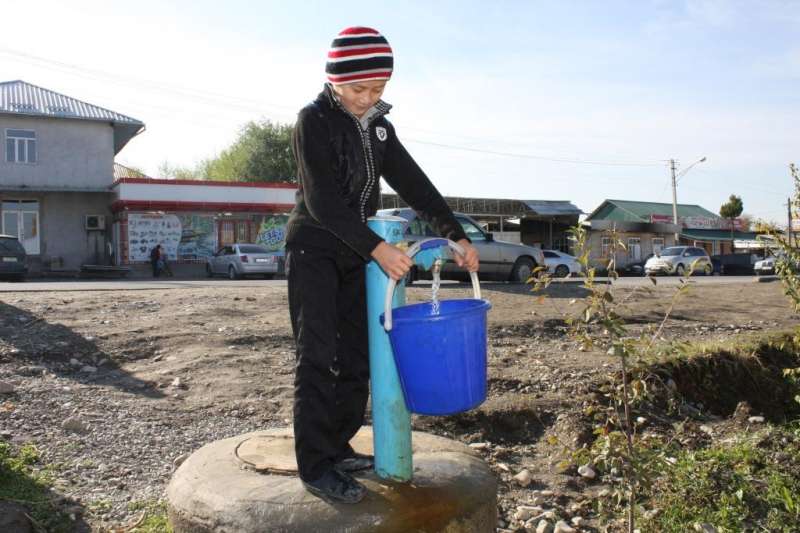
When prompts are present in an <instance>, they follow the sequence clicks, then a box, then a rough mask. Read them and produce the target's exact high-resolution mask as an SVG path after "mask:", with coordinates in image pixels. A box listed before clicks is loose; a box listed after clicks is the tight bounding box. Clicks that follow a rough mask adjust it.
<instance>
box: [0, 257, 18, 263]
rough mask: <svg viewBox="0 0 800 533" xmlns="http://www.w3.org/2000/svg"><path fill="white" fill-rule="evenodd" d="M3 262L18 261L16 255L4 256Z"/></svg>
mask: <svg viewBox="0 0 800 533" xmlns="http://www.w3.org/2000/svg"><path fill="white" fill-rule="evenodd" d="M3 262H4V263H16V262H17V258H16V257H4V258H3Z"/></svg>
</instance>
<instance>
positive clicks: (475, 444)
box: [469, 442, 489, 450]
mask: <svg viewBox="0 0 800 533" xmlns="http://www.w3.org/2000/svg"><path fill="white" fill-rule="evenodd" d="M469 447H470V448H472V449H473V450H485V449H487V448H488V447H489V443H488V442H473V443H472V444H470V445H469Z"/></svg>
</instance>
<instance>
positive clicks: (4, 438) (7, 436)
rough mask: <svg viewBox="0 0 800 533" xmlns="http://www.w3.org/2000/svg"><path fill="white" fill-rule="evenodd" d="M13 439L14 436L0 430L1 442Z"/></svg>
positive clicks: (4, 430) (5, 430)
mask: <svg viewBox="0 0 800 533" xmlns="http://www.w3.org/2000/svg"><path fill="white" fill-rule="evenodd" d="M13 438H14V434H13V433H11V432H10V431H8V430H7V429H0V439H3V440H11V439H13Z"/></svg>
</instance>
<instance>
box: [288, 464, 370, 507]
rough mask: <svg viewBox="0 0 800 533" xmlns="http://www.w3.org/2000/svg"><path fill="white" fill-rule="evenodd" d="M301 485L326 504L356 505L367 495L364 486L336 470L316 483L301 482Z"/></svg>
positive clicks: (331, 470)
mask: <svg viewBox="0 0 800 533" xmlns="http://www.w3.org/2000/svg"><path fill="white" fill-rule="evenodd" d="M303 485H304V486H305V488H306V490H308V492H310V493H311V494H313V495H314V496H317V497H319V498H321V499H323V500H325V501H326V502H328V503H358V502H360V501H361V500H363V499H364V496H366V494H367V489H366V487H364V485H362V484H361V483H359V482H358V481H356V480H355V479H354V478H353V477H352V476H350V475H349V474H345V473H344V472H340V471H339V470H337V469H336V468H332V469H330V470H328V471H327V472H326V473H325V474H324V475H323V476H322V477H321V478H319V479H318V480H316V481H303Z"/></svg>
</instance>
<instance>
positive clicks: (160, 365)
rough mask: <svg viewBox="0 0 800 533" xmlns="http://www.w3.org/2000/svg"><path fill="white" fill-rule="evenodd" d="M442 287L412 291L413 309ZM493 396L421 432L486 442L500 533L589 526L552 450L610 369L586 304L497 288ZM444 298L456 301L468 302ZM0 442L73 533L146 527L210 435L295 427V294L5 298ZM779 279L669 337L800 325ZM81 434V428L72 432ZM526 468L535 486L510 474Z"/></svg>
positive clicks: (659, 292)
mask: <svg viewBox="0 0 800 533" xmlns="http://www.w3.org/2000/svg"><path fill="white" fill-rule="evenodd" d="M429 290H430V289H429V287H425V286H421V287H413V288H411V289H409V299H410V300H412V301H413V300H417V299H423V298H426V297H428V295H429ZM484 290H485V295H484V296H485V297H486V298H487V299H489V300H490V301H491V303H492V306H493V308H492V310H491V312H490V315H489V321H490V326H489V344H490V353H489V398H488V400H487V401H486V402H485V404H483V405H482V406H481V407H480V408H479V409H477V410H475V411H472V412H470V413H467V414H463V415H460V416H456V417H442V418H421V417H420V418H415V421H414V424H415V428H417V429H422V430H426V431H431V432H434V433H437V434H441V435H446V436H449V437H452V438H456V439H460V440H462V441H465V442H467V443H471V444H473V445H474V447H475V448H476V449H477V450H479V451H480V453H482V454H483V455H484V457H485V458H486V459H487V460H488V461H489V463H490V465H491V466H492V468H493V470H494V471H495V472H496V473H497V475H498V478H499V480H500V494H499V509H498V511H499V512H498V514H499V519H500V523H499V527H503V528H508V529H511V530H520V531H524V529H520V528H523V525H524V524H523V523H522V522H524V520H523V521H521V520H517V519H515V518H514V514H515V512H516V509H517V508H518V506H519V505H521V504H527V505H539V506H543V508H544V509H545V510H547V509H552V510H553V511H554V512H555V514H556V515H557V516H559V517H563V518H570V517H574V516H582V517H584V518H585V519H586V522H585V523H586V526H585V527H586V530H590V531H591V530H595V529H594V528H595V526H597V524H598V522H597V520H596V517H594V516H593V515H592V511H591V509H590V507H591V506H590V500H591V497H592V494H594V493H596V492H597V490H599V487H598V486H597V485H596V484H595V485H592V484H591V483H589V482H587V481H586V480H585V479H583V478H581V477H580V476H578V475H577V474H576V473H575V472H574V471H570V470H565V469H564V468H563V467H562V466H559V462H560V459H559V456H558V454H555V453H554V452H553V446H552V445H551V444H552V439H551V437H553V438H555V439H556V440H558V441H559V442H562V443H566V444H567V445H569V446H575V445H579V444H581V443H583V442H586V441H587V440H588V439H589V437H590V436H591V433H590V430H591V428H590V427H586V426H585V424H583V423H581V421H580V420H579V418H580V412H581V410H582V407H583V406H584V405H585V404H586V402H587V401H588V400H590V399H591V398H592V397H593V396H595V395H596V394H597V384H598V383H599V382H602V381H603V380H604V379H606V377H607V375H608V374H609V373H611V372H612V371H613V363H614V361H613V360H612V359H611V358H610V357H609V356H607V355H605V354H604V353H593V352H584V351H581V350H580V348H579V345H578V343H577V342H575V341H574V340H572V339H571V338H570V337H569V336H568V335H567V328H566V326H565V324H564V322H563V314H564V313H569V312H573V310H574V309H576V308H577V306H578V304H576V303H571V302H572V300H573V299H576V298H580V297H581V296H583V295H584V293H583V292H582V291H583V290H582V289H581V288H580V287H578V286H577V285H573V284H564V285H558V286H552V287H551V288H550V289H548V293H549V294H548V296H549V297H548V298H547V299H546V300H544V301H540V300H539V298H538V297H537V296H536V295H533V294H532V293H531V292H530V290H529V288H528V287H525V286H519V285H506V284H494V285H492V284H487V285H486V286H485V287H484ZM616 292H617V294H616V296H617V299H620V298H622V299H627V306H626V309H625V316H626V319H627V320H628V322H629V323H631V324H633V326H632V327H633V328H634V329H636V328H645V327H648V326H652V325H656V326H657V325H658V324H659V323H660V322H661V319H662V317H663V314H664V312H665V311H666V310H667V308H668V307H669V305H670V300H671V297H672V294H673V292H674V288H669V287H657V288H653V289H650V290H648V291H644V292H642V291H641V290H639V289H632V288H620V289H617V291H616ZM468 294H469V292H468V289H467V288H466V286H464V285H447V286H445V287H443V288H442V292H441V295H442V296H441V297H443V298H452V297H465V296H467V295H468ZM0 298H1V300H0V381H4V382H6V383H10V384H11V385H13V387H14V388H15V392H13V393H11V394H6V395H3V396H0V438H5V439H10V440H12V441H13V442H15V443H19V444H21V443H28V442H32V443H34V444H35V445H36V446H37V447H38V448H39V449H40V451H41V452H42V454H43V459H44V461H43V462H44V463H47V464H50V465H53V467H54V469H55V472H56V481H55V491H56V493H57V494H58V495H59V496H60V497H61V498H62V505H63V507H64V508H65V509H66V510H67V511H68V512H70V513H72V514H73V515H74V516H75V518H76V529H89V528H91V529H92V530H108V529H118V528H122V527H124V526H125V525H126V524H127V525H130V524H132V523H133V522H135V521H136V519H137V517H138V515H139V512H140V511H139V510H138V507H139V504H141V503H142V502H151V501H155V500H158V499H159V498H162V497H163V492H164V488H165V486H166V483H167V482H168V480H169V477H170V475H171V473H172V472H173V470H174V465H175V464H176V462H178V461H180V458H181V456H184V455H185V454H186V453H189V452H191V451H192V450H195V449H197V448H198V447H200V446H202V445H203V444H205V443H207V442H210V441H212V440H216V439H220V438H224V437H228V436H232V435H236V434H239V433H243V432H246V431H252V430H256V429H263V428H268V427H275V426H284V425H288V424H289V423H290V416H291V409H292V379H293V361H294V352H293V350H294V347H293V342H292V338H291V330H290V326H289V317H288V309H287V299H286V294H285V288H284V287H280V286H274V285H272V286H267V285H265V286H264V287H262V288H258V289H253V288H234V287H232V288H227V287H225V288H213V289H181V290H168V291H108V292H84V293H79V292H72V293H5V294H3V295H2V296H0ZM797 323H798V322H797V319H796V317H794V316H792V315H791V314H790V312H789V311H788V306H787V304H786V302H785V300H784V298H783V296H782V294H781V289H780V285H779V284H777V283H750V282H744V283H741V284H724V285H696V286H693V287H692V289H691V291H690V294H689V295H688V296H686V297H684V298H683V299H682V300H680V301H679V303H678V304H677V305H676V307H675V309H674V311H673V313H672V316H671V318H670V319H669V320H668V321H667V322H666V324H665V328H664V330H663V332H662V337H663V338H664V339H665V340H675V339H680V340H693V341H694V340H710V339H717V338H729V337H730V336H732V335H746V334H748V332H751V331H771V330H779V329H785V328H788V327H793V326H796V325H797ZM65 426H66V427H65ZM523 468H526V469H528V470H529V471H530V472H531V473H532V475H533V480H532V483H531V484H530V485H529V486H527V487H521V486H520V485H519V484H518V483H516V482H515V481H514V480H513V479H512V476H514V475H515V474H517V473H518V472H519V471H520V470H522V469H523Z"/></svg>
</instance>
